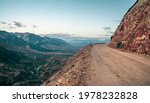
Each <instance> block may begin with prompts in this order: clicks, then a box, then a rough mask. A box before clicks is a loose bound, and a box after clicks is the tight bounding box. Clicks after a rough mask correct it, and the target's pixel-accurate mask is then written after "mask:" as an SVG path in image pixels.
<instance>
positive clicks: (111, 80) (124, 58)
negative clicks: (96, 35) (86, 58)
mask: <svg viewBox="0 0 150 103" xmlns="http://www.w3.org/2000/svg"><path fill="white" fill-rule="evenodd" d="M90 58H91V59H90V60H91V66H90V67H91V69H90V70H89V71H88V73H87V74H88V75H87V77H88V78H86V85H92V86H98V85H101V86H110V85H113V86H115V85H117V86H119V85H123V86H130V85H134V86H136V85H138V86H139V85H150V57H148V56H141V55H137V54H132V53H127V52H121V51H119V50H116V49H112V48H109V47H107V46H106V45H94V46H93V47H92V51H91V56H90Z"/></svg>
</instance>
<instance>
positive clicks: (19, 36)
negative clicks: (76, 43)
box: [0, 31, 73, 52]
mask: <svg viewBox="0 0 150 103" xmlns="http://www.w3.org/2000/svg"><path fill="white" fill-rule="evenodd" d="M0 44H1V45H5V46H7V47H8V49H9V48H10V49H13V50H17V49H18V48H20V50H21V49H24V50H25V49H26V50H29V49H30V50H36V51H40V52H67V51H68V50H70V51H71V50H72V51H73V48H72V47H71V46H70V44H68V43H67V42H65V41H64V40H61V39H56V38H49V37H41V36H39V35H36V34H31V33H9V32H6V31H0Z"/></svg>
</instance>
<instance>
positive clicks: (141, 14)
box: [110, 0, 150, 55]
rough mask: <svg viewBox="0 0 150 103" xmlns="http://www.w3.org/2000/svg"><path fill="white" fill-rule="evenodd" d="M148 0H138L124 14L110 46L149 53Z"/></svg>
mask: <svg viewBox="0 0 150 103" xmlns="http://www.w3.org/2000/svg"><path fill="white" fill-rule="evenodd" d="M149 24H150V0H138V1H137V2H136V3H135V5H134V6H133V7H132V8H130V9H129V11H128V12H127V13H126V15H125V16H124V18H123V20H122V21H121V23H120V25H119V27H118V28H117V30H116V32H115V34H114V35H113V36H112V40H111V42H110V46H111V47H114V48H121V49H122V50H127V51H132V52H136V53H139V54H146V55H150V25H149Z"/></svg>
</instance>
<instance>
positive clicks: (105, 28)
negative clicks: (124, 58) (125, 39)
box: [103, 26, 114, 35]
mask: <svg viewBox="0 0 150 103" xmlns="http://www.w3.org/2000/svg"><path fill="white" fill-rule="evenodd" d="M103 29H104V31H105V32H106V33H107V35H108V34H109V35H112V34H113V33H114V31H113V30H112V28H111V27H110V26H108V27H103Z"/></svg>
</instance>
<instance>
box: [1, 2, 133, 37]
mask: <svg viewBox="0 0 150 103" xmlns="http://www.w3.org/2000/svg"><path fill="white" fill-rule="evenodd" d="M135 2H136V0H0V12H1V16H0V30H6V31H10V32H32V33H36V34H50V33H51V34H52V33H53V34H54V33H63V34H73V35H74V36H79V37H105V36H110V35H112V34H113V32H114V31H115V29H116V28H117V26H118V25H119V23H120V21H121V20H122V18H123V16H124V14H125V13H126V12H127V10H128V9H129V8H130V7H131V6H132V5H133V4H134V3H135Z"/></svg>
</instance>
